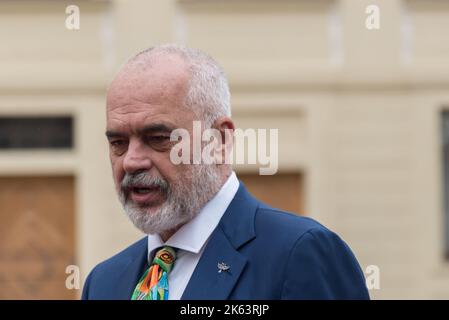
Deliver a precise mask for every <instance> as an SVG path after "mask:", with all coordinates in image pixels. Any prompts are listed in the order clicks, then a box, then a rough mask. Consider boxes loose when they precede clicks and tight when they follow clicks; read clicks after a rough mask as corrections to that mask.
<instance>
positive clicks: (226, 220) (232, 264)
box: [181, 183, 258, 300]
mask: <svg viewBox="0 0 449 320" xmlns="http://www.w3.org/2000/svg"><path fill="white" fill-rule="evenodd" d="M257 207H258V202H257V200H255V199H254V198H252V197H251V195H250V194H249V193H248V192H247V191H246V189H245V187H244V186H243V184H242V183H240V187H239V189H238V191H237V193H236V195H235V197H234V199H233V200H232V201H231V203H230V205H229V207H228V208H227V210H226V212H225V213H224V215H223V217H222V219H221V220H220V223H219V225H218V226H217V228H216V229H215V230H214V232H213V233H212V235H211V237H210V239H209V241H208V243H207V245H206V248H205V250H204V252H203V254H202V256H201V258H200V261H199V262H198V265H197V266H196V268H195V271H194V272H193V274H192V277H191V278H190V281H189V283H188V284H187V287H186V289H185V290H184V294H183V295H182V297H181V299H183V300H200V299H204V300H208V299H212V300H224V299H227V298H228V297H229V295H230V294H231V291H232V289H233V288H234V287H235V285H236V284H237V282H238V279H239V277H240V275H241V273H242V272H243V271H244V268H245V265H246V263H247V259H246V257H245V256H244V255H242V254H241V253H240V252H239V251H238V249H239V248H240V247H241V246H243V245H244V244H245V243H247V242H249V241H251V240H252V239H253V238H254V237H255V230H254V219H255V213H256V209H257ZM219 263H224V264H226V265H227V266H229V269H228V270H226V271H222V272H219V268H218V264H219Z"/></svg>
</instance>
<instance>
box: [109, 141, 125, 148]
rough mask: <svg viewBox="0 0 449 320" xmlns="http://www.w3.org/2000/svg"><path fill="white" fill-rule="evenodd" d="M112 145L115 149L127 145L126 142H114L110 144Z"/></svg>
mask: <svg viewBox="0 0 449 320" xmlns="http://www.w3.org/2000/svg"><path fill="white" fill-rule="evenodd" d="M109 143H110V144H111V146H113V147H119V146H122V145H124V144H125V141H123V140H113V141H110V142H109Z"/></svg>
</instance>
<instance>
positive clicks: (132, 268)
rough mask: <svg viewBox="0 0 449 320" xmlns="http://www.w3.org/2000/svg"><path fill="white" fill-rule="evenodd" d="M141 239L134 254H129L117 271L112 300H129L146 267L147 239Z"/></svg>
mask: <svg viewBox="0 0 449 320" xmlns="http://www.w3.org/2000/svg"><path fill="white" fill-rule="evenodd" d="M141 241H142V243H141V244H140V245H139V246H138V250H135V252H134V254H130V256H129V257H128V259H127V260H126V261H124V264H123V267H122V268H121V271H118V273H117V286H116V290H115V291H114V293H115V296H114V297H112V299H113V300H130V299H131V296H132V293H133V291H134V289H135V287H136V285H137V283H138V281H139V280H140V277H141V276H142V274H143V273H144V272H145V270H146V269H147V268H148V259H147V254H148V252H147V251H148V250H147V244H148V243H147V241H148V240H147V238H146V237H145V238H143V239H142V240H141Z"/></svg>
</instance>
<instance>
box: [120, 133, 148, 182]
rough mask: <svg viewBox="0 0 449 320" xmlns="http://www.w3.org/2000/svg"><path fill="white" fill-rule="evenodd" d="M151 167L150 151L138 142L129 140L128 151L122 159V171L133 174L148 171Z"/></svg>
mask: <svg viewBox="0 0 449 320" xmlns="http://www.w3.org/2000/svg"><path fill="white" fill-rule="evenodd" d="M151 167H152V161H151V159H150V151H149V150H148V149H147V148H145V145H144V144H143V143H141V142H140V141H139V140H137V139H132V140H130V141H129V145H128V150H127V152H126V155H125V157H124V159H123V170H124V171H125V172H126V173H129V174H134V173H137V172H141V171H148V170H150V169H151Z"/></svg>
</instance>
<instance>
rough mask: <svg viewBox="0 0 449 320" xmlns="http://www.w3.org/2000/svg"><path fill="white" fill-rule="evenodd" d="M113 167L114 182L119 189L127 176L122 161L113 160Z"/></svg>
mask: <svg viewBox="0 0 449 320" xmlns="http://www.w3.org/2000/svg"><path fill="white" fill-rule="evenodd" d="M111 167H112V174H113V176H114V182H115V184H116V187H117V188H118V186H119V185H120V183H121V182H122V179H123V177H124V175H125V171H124V170H123V166H122V161H120V160H119V159H111Z"/></svg>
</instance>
